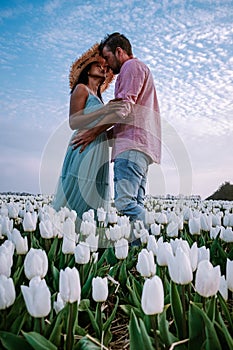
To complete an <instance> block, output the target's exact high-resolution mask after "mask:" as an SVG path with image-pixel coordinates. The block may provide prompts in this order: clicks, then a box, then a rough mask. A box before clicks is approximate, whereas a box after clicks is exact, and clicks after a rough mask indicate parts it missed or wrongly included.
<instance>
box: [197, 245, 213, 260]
mask: <svg viewBox="0 0 233 350" xmlns="http://www.w3.org/2000/svg"><path fill="white" fill-rule="evenodd" d="M202 260H208V261H209V260H210V250H209V248H206V246H204V245H203V246H202V247H199V248H198V260H197V264H199V262H200V261H202Z"/></svg>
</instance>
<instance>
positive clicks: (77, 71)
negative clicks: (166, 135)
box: [53, 33, 161, 224]
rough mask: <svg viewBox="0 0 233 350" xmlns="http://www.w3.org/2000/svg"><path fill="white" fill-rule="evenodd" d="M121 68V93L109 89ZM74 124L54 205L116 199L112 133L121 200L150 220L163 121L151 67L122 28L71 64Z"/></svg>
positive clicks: (80, 206)
mask: <svg viewBox="0 0 233 350" xmlns="http://www.w3.org/2000/svg"><path fill="white" fill-rule="evenodd" d="M116 74H118V76H117V79H116V82H115V99H114V100H111V101H109V103H107V104H106V105H103V101H102V96H101V93H102V92H103V91H104V90H105V89H107V87H108V85H109V84H110V83H111V81H112V80H113V78H114V75H116ZM70 87H71V97H70V118H69V122H70V127H71V129H73V130H75V132H74V135H73V136H72V139H71V142H70V144H69V146H68V149H67V153H66V156H65V159H64V163H63V168H62V174H61V177H60V180H59V185H58V189H57V192H56V195H55V198H54V202H53V206H54V208H55V209H56V210H59V209H60V208H61V207H63V206H67V207H69V208H70V209H73V210H75V211H76V212H77V220H78V221H79V224H80V222H81V219H82V214H83V212H85V211H87V210H88V209H90V208H93V209H97V208H98V207H103V208H105V210H108V206H109V199H110V198H109V141H108V140H111V142H112V161H113V162H114V201H115V206H116V209H117V211H118V212H119V213H121V214H123V215H127V216H129V217H130V220H131V221H135V220H142V221H145V209H144V206H143V201H144V195H145V187H146V179H147V172H148V166H149V164H151V163H153V162H155V163H160V156H161V125H160V114H159V107H158V101H157V96H156V90H155V86H154V82H153V77H152V74H151V72H150V70H149V68H148V67H147V66H146V65H145V64H144V63H143V62H141V61H139V60H138V59H137V58H135V57H134V56H133V53H132V48H131V44H130V42H129V40H128V39H127V38H126V37H125V36H124V35H122V34H120V33H113V34H111V35H107V36H106V37H105V39H104V40H103V41H102V42H101V43H100V45H98V44H96V45H95V46H94V47H92V48H91V49H90V50H88V51H87V52H86V53H85V54H83V55H82V56H81V57H80V58H79V59H78V60H77V61H76V62H74V64H73V65H72V67H71V72H70Z"/></svg>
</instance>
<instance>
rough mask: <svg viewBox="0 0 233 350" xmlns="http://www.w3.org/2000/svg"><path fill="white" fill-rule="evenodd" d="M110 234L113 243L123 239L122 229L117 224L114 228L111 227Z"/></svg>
mask: <svg viewBox="0 0 233 350" xmlns="http://www.w3.org/2000/svg"><path fill="white" fill-rule="evenodd" d="M109 234H110V239H111V241H118V240H119V239H121V238H122V235H121V227H120V226H119V225H117V224H115V225H114V226H110V229H109Z"/></svg>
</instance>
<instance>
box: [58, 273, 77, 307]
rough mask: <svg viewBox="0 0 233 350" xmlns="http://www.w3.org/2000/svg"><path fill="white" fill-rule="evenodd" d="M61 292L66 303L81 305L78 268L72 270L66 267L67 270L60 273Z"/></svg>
mask: <svg viewBox="0 0 233 350" xmlns="http://www.w3.org/2000/svg"><path fill="white" fill-rule="evenodd" d="M59 291H60V293H61V297H62V299H63V300H64V302H68V303H74V302H76V301H77V302H78V304H79V303H80V298H81V285H80V277H79V272H78V270H77V269H76V267H73V268H72V269H71V268H70V267H66V269H65V270H61V271H60V278H59Z"/></svg>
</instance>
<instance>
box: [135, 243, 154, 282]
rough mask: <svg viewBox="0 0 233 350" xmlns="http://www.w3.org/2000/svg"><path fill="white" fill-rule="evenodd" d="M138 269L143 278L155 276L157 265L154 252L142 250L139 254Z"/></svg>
mask: <svg viewBox="0 0 233 350" xmlns="http://www.w3.org/2000/svg"><path fill="white" fill-rule="evenodd" d="M136 269H137V271H138V272H139V273H140V274H141V275H142V276H143V277H151V276H154V275H155V271H156V265H155V261H154V254H153V253H152V251H149V252H148V250H147V249H142V250H141V251H140V253H139V254H138V262H137V265H136Z"/></svg>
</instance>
